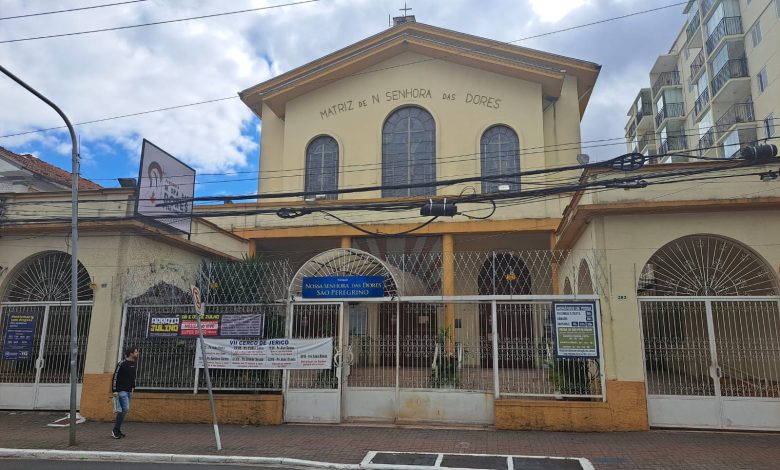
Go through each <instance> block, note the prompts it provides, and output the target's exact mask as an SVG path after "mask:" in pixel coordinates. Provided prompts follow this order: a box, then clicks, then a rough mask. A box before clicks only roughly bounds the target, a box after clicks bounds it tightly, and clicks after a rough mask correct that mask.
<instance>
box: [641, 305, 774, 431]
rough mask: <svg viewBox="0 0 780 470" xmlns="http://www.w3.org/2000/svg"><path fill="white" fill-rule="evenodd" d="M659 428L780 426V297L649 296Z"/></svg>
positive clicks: (648, 358) (654, 421) (654, 413)
mask: <svg viewBox="0 0 780 470" xmlns="http://www.w3.org/2000/svg"><path fill="white" fill-rule="evenodd" d="M640 308H641V315H642V337H643V343H644V357H645V370H646V379H647V393H648V413H649V419H650V425H651V426H666V427H701V428H718V429H766V430H777V429H780V422H778V420H777V418H776V417H777V416H780V371H779V370H778V368H780V366H779V365H778V364H780V327H779V325H780V311H779V310H780V308H779V307H778V300H777V299H769V298H766V299H745V300H738V299H733V300H732V299H727V298H717V297H713V298H703V299H700V300H688V299H685V300H683V299H677V300H670V299H663V300H662V299H660V298H654V299H642V300H641V301H640Z"/></svg>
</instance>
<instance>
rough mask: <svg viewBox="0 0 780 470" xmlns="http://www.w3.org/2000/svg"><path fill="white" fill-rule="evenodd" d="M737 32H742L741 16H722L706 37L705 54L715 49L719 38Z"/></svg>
mask: <svg viewBox="0 0 780 470" xmlns="http://www.w3.org/2000/svg"><path fill="white" fill-rule="evenodd" d="M737 34H742V18H741V17H739V16H727V17H725V18H723V19H722V20H720V23H718V26H716V27H715V29H714V30H712V33H710V36H709V37H708V38H707V54H711V53H712V51H714V50H715V48H716V47H717V46H718V44H720V41H721V39H723V38H724V37H726V36H732V35H737Z"/></svg>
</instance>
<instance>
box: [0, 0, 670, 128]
mask: <svg viewBox="0 0 780 470" xmlns="http://www.w3.org/2000/svg"><path fill="white" fill-rule="evenodd" d="M310 1H318V0H310ZM300 3H307V2H300ZM684 4H685V2H680V3H674V4H671V5H666V6H662V7H658V8H653V9H650V10H643V11H639V12H634V13H630V14H627V15H622V16H617V17H612V18H606V19H603V20H599V21H596V22H592V23H587V24H582V25H578V26H573V27H570V28H565V29H560V30H554V31H548V32H546V33H543V34H540V35H535V36H528V37H525V38H520V39H516V40H514V41H509V42H500V41H493V42H494V43H495V44H498V45H504V44H513V43H516V42H521V41H525V40H527V39H532V38H535V37H539V36H549V35H552V34H557V33H561V32H565V31H570V30H572V29H578V28H583V27H587V26H592V25H595V24H601V23H605V22H608V21H614V20H616V19H623V18H627V17H631V16H636V15H641V14H646V13H650V12H654V11H657V10H662V9H665V8H672V7H676V6H680V5H684ZM291 5H292V4H291ZM280 6H286V5H280ZM265 8H271V7H265ZM226 14H232V13H226ZM179 21H183V20H179ZM139 26H143V25H139ZM77 34H85V33H77ZM3 42H7V41H0V44H2V43H3ZM450 55H458V54H457V53H456V54H450ZM430 60H440V59H438V58H431V59H423V60H419V61H414V62H409V63H405V64H398V65H394V66H391V67H384V68H379V69H374V70H369V71H364V72H357V73H353V74H350V75H349V76H358V75H363V74H368V73H376V72H380V71H383V70H388V69H391V68H399V67H405V66H409V65H415V64H417V63H420V62H427V61H430ZM342 78H344V77H342ZM342 78H339V80H340V79H342ZM334 80H335V79H334ZM234 98H238V97H237V96H229V97H225V98H217V99H214V100H206V101H200V102H196V103H190V104H184V105H178V106H170V107H165V108H158V109H153V110H148V111H142V112H138V113H131V114H126V115H120V116H113V117H108V118H102V119H96V120H93V121H86V122H82V123H76V124H75V125H77V126H79V125H84V124H92V123H96V122H103V121H109V120H113V119H121V118H125V117H131V116H138V115H141V114H149V113H154V112H161V111H167V110H170V109H177V108H184V107H188V106H197V105H201V104H207V103H212V102H215V101H223V100H228V99H234ZM57 129H62V127H50V128H45V129H36V130H32V131H25V132H19V133H15V134H7V135H2V136H0V139H1V138H6V137H15V136H20V135H26V134H32V133H36V132H46V131H50V130H57Z"/></svg>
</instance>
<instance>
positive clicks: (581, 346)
mask: <svg viewBox="0 0 780 470" xmlns="http://www.w3.org/2000/svg"><path fill="white" fill-rule="evenodd" d="M553 321H554V328H555V355H556V357H569V358H598V357H599V338H598V318H597V316H596V302H553Z"/></svg>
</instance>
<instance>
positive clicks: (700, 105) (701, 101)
mask: <svg viewBox="0 0 780 470" xmlns="http://www.w3.org/2000/svg"><path fill="white" fill-rule="evenodd" d="M709 102H710V91H709V90H708V89H707V88H705V89H704V91H702V92H701V93H700V94H699V97H698V98H696V103H695V104H694V105H693V113H694V114H695V115H696V116H698V115H699V113H701V111H702V110H703V109H704V107H705V106H707V103H709Z"/></svg>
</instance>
